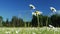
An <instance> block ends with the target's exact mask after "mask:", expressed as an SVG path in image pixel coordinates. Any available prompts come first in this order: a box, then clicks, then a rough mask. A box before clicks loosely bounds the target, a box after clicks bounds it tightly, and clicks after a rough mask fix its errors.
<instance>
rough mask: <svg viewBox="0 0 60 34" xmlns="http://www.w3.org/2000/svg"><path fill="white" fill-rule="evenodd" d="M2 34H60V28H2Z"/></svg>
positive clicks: (0, 33) (0, 28)
mask: <svg viewBox="0 0 60 34" xmlns="http://www.w3.org/2000/svg"><path fill="white" fill-rule="evenodd" d="M0 34H60V28H54V29H53V28H47V29H46V27H42V28H34V27H33V28H31V27H29V28H24V27H19V28H7V27H0Z"/></svg>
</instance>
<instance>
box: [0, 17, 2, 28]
mask: <svg viewBox="0 0 60 34" xmlns="http://www.w3.org/2000/svg"><path fill="white" fill-rule="evenodd" d="M2 21H3V17H2V16H0V27H1V26H2Z"/></svg>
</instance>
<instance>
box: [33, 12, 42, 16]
mask: <svg viewBox="0 0 60 34" xmlns="http://www.w3.org/2000/svg"><path fill="white" fill-rule="evenodd" d="M41 14H42V12H40V11H35V12H32V15H35V16H37V15H41Z"/></svg>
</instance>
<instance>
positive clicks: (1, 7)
mask: <svg viewBox="0 0 60 34" xmlns="http://www.w3.org/2000/svg"><path fill="white" fill-rule="evenodd" d="M29 4H33V5H34V6H35V7H36V10H39V11H41V12H43V15H48V14H49V13H51V10H50V7H54V8H56V10H57V13H59V14H60V0H0V16H2V17H3V20H6V18H8V19H9V20H11V19H12V16H17V17H19V18H22V19H23V20H25V21H30V20H31V19H32V12H34V11H35V10H31V9H30V7H29Z"/></svg>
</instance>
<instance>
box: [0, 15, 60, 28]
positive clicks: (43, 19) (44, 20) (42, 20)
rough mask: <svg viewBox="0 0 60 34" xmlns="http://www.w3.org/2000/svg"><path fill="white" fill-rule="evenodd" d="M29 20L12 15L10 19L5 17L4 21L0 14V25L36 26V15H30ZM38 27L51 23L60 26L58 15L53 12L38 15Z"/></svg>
mask: <svg viewBox="0 0 60 34" xmlns="http://www.w3.org/2000/svg"><path fill="white" fill-rule="evenodd" d="M32 17H33V18H32V20H31V22H24V21H23V19H21V18H18V17H17V16H13V17H12V19H11V21H9V19H8V18H7V19H6V21H4V20H3V17H2V16H0V27H38V20H37V17H36V16H34V15H33V16H32ZM38 18H39V27H43V26H48V25H53V26H55V27H60V15H57V14H54V15H52V16H44V15H39V16H38Z"/></svg>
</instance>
